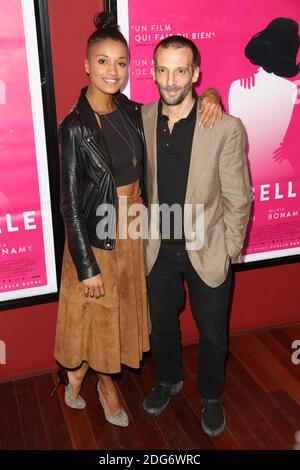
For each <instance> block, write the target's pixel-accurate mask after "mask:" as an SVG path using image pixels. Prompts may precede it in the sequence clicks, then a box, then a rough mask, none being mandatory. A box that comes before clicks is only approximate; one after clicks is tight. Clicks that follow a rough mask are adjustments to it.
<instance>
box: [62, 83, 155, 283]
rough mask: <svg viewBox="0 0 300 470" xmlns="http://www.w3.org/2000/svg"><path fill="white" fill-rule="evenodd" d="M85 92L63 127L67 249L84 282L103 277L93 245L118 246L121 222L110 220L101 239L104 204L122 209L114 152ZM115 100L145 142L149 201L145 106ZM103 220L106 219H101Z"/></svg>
mask: <svg viewBox="0 0 300 470" xmlns="http://www.w3.org/2000/svg"><path fill="white" fill-rule="evenodd" d="M86 90H87V87H86V88H83V89H82V90H81V95H80V97H79V100H78V102H77V104H76V105H75V106H74V107H73V109H72V110H71V112H70V113H69V114H68V115H67V117H66V118H65V119H64V120H63V122H62V123H61V124H60V127H59V143H60V157H61V158H60V182H61V186H60V187H61V203H60V209H61V213H62V216H63V220H64V224H65V231H66V236H67V241H68V248H69V251H70V254H71V256H72V259H73V262H74V264H75V267H76V270H77V275H78V279H79V281H82V280H83V279H88V278H90V277H93V276H95V275H96V274H99V273H100V272H101V271H100V267H99V266H98V264H97V262H96V259H95V256H94V254H93V250H92V248H91V246H95V247H98V248H102V249H105V250H111V249H113V248H114V246H115V232H116V230H115V228H116V218H115V217H110V218H108V220H109V223H108V231H107V235H106V237H105V239H100V238H98V236H97V234H96V226H97V224H98V222H99V221H100V220H101V216H98V215H96V210H97V207H98V206H99V205H100V204H111V205H113V207H114V208H115V210H116V211H117V209H118V208H117V190H116V184H115V179H114V173H113V168H112V161H111V157H110V154H109V150H108V148H107V146H106V143H105V140H104V137H103V134H102V131H101V128H100V127H99V125H98V123H97V120H96V118H95V115H94V112H93V110H92V108H91V106H90V104H89V102H88V100H87V99H86V97H85V93H86ZM113 99H114V102H115V103H116V105H117V107H118V108H119V110H120V111H121V112H122V114H123V116H124V117H125V118H126V119H127V121H128V122H129V123H130V125H132V126H133V127H134V129H135V130H136V131H137V133H138V135H139V136H140V138H141V142H142V144H143V149H144V155H143V171H142V173H143V177H142V188H141V189H142V198H143V200H144V203H145V204H147V199H146V191H145V188H146V181H145V176H146V158H145V137H144V132H143V125H142V118H141V105H140V104H138V103H135V102H133V101H131V100H129V99H128V98H127V97H126V96H125V95H123V94H121V93H118V94H117V95H115V96H114V98H113ZM102 217H103V216H102Z"/></svg>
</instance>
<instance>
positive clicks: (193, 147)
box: [142, 36, 251, 436]
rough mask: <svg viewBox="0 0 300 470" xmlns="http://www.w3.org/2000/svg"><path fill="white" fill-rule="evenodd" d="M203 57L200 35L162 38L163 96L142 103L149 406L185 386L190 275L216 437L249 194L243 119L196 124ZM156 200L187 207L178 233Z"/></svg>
mask: <svg viewBox="0 0 300 470" xmlns="http://www.w3.org/2000/svg"><path fill="white" fill-rule="evenodd" d="M198 60H199V57H198V51H197V48H196V46H195V45H194V43H193V42H192V41H190V40H188V39H186V38H184V37H182V36H171V37H168V38H166V39H164V40H162V41H161V42H160V43H159V44H158V46H157V47H156V49H155V51H154V65H155V69H154V79H155V81H156V84H157V87H158V90H159V93H160V100H159V101H158V102H155V103H152V104H150V105H147V106H145V107H144V108H143V110H142V115H143V122H144V129H145V135H146V142H147V152H148V162H147V167H148V170H147V187H148V214H149V216H148V217H149V219H148V222H149V224H148V226H149V229H150V230H152V232H150V234H149V236H148V239H147V240H146V241H145V245H146V246H145V264H146V275H147V284H148V293H149V302H150V311H151V320H152V336H151V339H152V353H153V357H154V363H155V368H156V375H157V384H156V385H155V386H154V388H153V389H152V390H151V391H150V393H149V394H148V395H147V396H146V398H145V400H144V403H143V406H144V409H145V411H146V412H147V413H148V414H150V415H157V414H159V413H160V412H161V411H162V410H164V409H165V408H166V406H167V405H168V402H169V400H170V397H171V396H172V395H175V394H176V393H178V392H179V391H180V389H181V388H182V385H183V368H182V359H181V342H180V329H179V320H178V313H179V310H180V309H181V308H182V306H183V304H184V280H185V281H186V282H187V285H188V292H189V299H190V305H191V309H192V313H193V316H194V318H195V321H196V324H197V327H198V330H199V333H200V341H199V375H198V378H197V387H198V390H199V393H200V395H201V397H202V428H203V430H204V432H206V433H207V434H209V435H210V436H217V435H219V434H220V433H221V432H222V431H223V430H224V427H225V413H224V408H223V403H222V401H221V399H220V394H221V391H222V389H223V384H224V368H225V359H226V355H227V351H228V347H227V340H228V338H227V308H228V302H229V297H230V288H231V260H236V259H238V257H239V255H240V253H241V250H242V247H243V242H244V237H245V232H246V226H247V222H248V218H249V211H250V200H251V197H250V184H249V176H248V169H247V163H246V158H245V154H244V135H243V129H242V124H241V121H240V120H239V119H236V118H234V117H232V116H230V115H228V114H224V115H223V118H222V120H219V121H218V122H217V123H216V124H215V126H214V128H213V129H211V128H210V127H206V128H204V129H200V128H199V126H198V124H197V122H196V121H197V118H196V117H197V112H198V109H199V106H200V100H199V99H198V97H197V95H196V93H195V92H194V90H193V84H194V83H196V82H197V80H198V78H199V66H198ZM158 204H159V205H160V207H161V205H162V204H163V205H164V207H170V206H172V205H173V204H176V207H177V208H178V206H179V208H184V212H183V213H184V218H183V219H182V218H181V219H178V217H177V215H178V213H176V214H175V215H174V218H173V219H172V218H171V217H169V219H168V222H169V221H171V227H169V228H170V233H168V227H166V223H165V222H166V221H165V220H164V219H167V218H166V217H164V211H163V210H162V209H161V211H160V217H157V220H155V211H152V210H151V208H152V207H154V206H155V205H156V206H158ZM166 205H167V206H166ZM196 205H198V206H196ZM191 206H196V207H198V209H197V210H196V211H194V212H193V213H192V216H191V221H192V224H191V226H192V229H193V230H194V228H195V227H198V228H197V230H196V239H197V240H196V242H195V243H190V239H188V238H190V237H187V233H188V232H190V231H191V230H189V227H188V226H187V224H186V220H188V219H189V218H188V217H186V215H187V211H188V208H189V207H191ZM199 208H200V209H199ZM201 208H202V211H201ZM195 212H196V213H195ZM201 214H202V215H201ZM169 215H170V214H169ZM171 215H172V214H171ZM197 217H198V219H199V220H200V222H201V221H202V223H201V224H200V225H199V223H198V222H199V220H198V221H197V220H196V218H197ZM175 219H176V220H175ZM182 226H183V227H184V233H183V234H181V233H180V231H181V228H182ZM153 227H154V228H156V230H157V232H158V233H159V236H158V237H156V236H155V234H154V235H153ZM193 230H192V231H193ZM197 231H198V233H197ZM154 232H155V230H154Z"/></svg>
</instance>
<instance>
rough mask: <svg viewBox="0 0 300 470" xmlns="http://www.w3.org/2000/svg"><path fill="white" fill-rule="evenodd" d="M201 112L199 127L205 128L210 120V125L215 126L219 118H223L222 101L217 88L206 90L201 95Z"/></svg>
mask: <svg viewBox="0 0 300 470" xmlns="http://www.w3.org/2000/svg"><path fill="white" fill-rule="evenodd" d="M199 113H200V114H201V117H200V121H199V127H200V129H203V128H204V127H205V126H206V124H207V123H208V122H209V121H210V127H214V125H215V123H216V122H217V121H218V120H221V119H222V114H223V113H222V103H221V99H220V96H219V94H218V93H217V91H216V90H213V89H212V90H210V91H206V92H205V93H204V94H203V95H202V97H201V106H200V109H199Z"/></svg>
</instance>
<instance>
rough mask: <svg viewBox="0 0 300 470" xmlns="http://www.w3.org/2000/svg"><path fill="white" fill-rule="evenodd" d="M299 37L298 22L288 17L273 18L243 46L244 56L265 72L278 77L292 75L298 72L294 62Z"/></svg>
mask: <svg viewBox="0 0 300 470" xmlns="http://www.w3.org/2000/svg"><path fill="white" fill-rule="evenodd" d="M299 44H300V38H299V35H298V24H297V23H296V21H294V20H292V19H289V18H275V19H274V20H272V21H271V22H270V23H269V24H268V26H267V27H266V28H265V29H264V30H262V31H260V32H259V33H257V34H255V35H254V36H253V37H252V39H251V40H250V41H249V43H248V44H247V46H246V48H245V56H246V57H247V58H248V59H249V60H250V61H251V62H252V63H253V64H255V65H260V66H261V67H262V68H263V69H264V70H265V71H266V72H269V73H274V74H275V75H278V76H279V77H294V76H295V75H297V73H298V72H299V67H300V64H299V63H298V64H296V58H297V53H298V49H299Z"/></svg>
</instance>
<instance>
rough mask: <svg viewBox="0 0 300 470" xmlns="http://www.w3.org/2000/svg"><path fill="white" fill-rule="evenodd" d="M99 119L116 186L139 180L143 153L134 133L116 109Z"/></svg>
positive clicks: (137, 137)
mask: <svg viewBox="0 0 300 470" xmlns="http://www.w3.org/2000/svg"><path fill="white" fill-rule="evenodd" d="M99 117H100V121H101V127H102V131H103V135H104V138H105V141H106V144H107V148H108V150H109V153H110V156H111V159H112V166H113V170H114V176H115V181H116V185H117V186H124V185H126V184H130V183H133V182H134V181H136V180H138V179H140V178H141V163H142V152H143V151H142V144H141V141H140V138H139V136H138V135H137V133H136V131H135V130H134V128H133V127H132V126H131V125H130V123H128V122H126V121H125V118H124V117H123V116H122V115H121V112H120V111H119V110H118V109H116V110H115V111H113V112H112V113H109V114H102V115H100V116H99Z"/></svg>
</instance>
